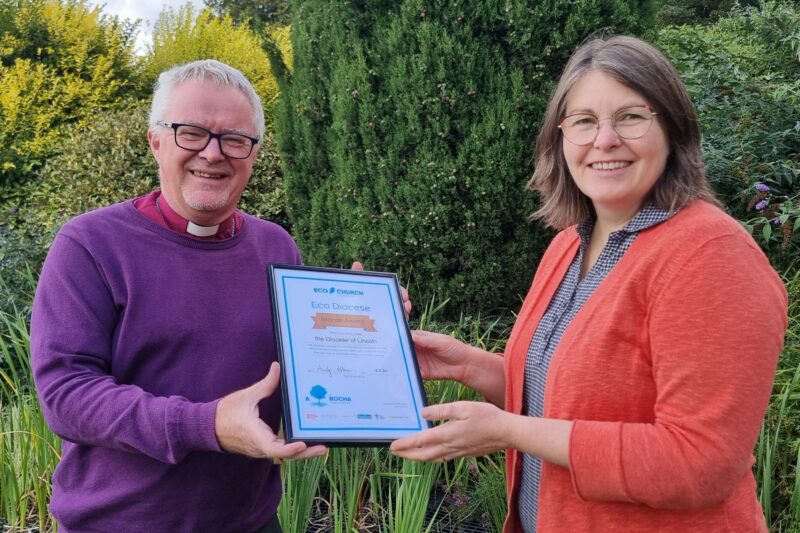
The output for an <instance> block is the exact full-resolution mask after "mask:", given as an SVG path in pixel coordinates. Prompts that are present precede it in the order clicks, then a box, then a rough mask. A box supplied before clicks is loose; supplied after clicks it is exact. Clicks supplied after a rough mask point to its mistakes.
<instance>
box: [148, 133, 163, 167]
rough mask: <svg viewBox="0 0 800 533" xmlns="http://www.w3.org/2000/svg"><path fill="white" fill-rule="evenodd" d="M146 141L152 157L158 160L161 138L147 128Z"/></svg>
mask: <svg viewBox="0 0 800 533" xmlns="http://www.w3.org/2000/svg"><path fill="white" fill-rule="evenodd" d="M147 143H148V144H149V145H150V151H151V152H153V157H155V158H156V161H158V153H159V152H158V151H159V150H160V149H161V138H160V137H159V136H158V135H156V134H155V133H153V130H147Z"/></svg>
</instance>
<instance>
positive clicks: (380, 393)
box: [269, 264, 430, 446]
mask: <svg viewBox="0 0 800 533" xmlns="http://www.w3.org/2000/svg"><path fill="white" fill-rule="evenodd" d="M269 280H270V284H269V285H270V296H271V300H272V310H273V316H274V320H275V337H276V339H277V347H278V356H279V358H280V363H281V385H282V389H281V390H282V395H283V422H284V424H283V425H284V434H285V437H286V440H287V442H293V441H304V442H307V443H309V444H326V445H329V446H354V445H367V446H370V445H371V446H379V445H385V444H388V443H390V442H391V441H393V440H395V439H398V438H400V437H404V436H406V435H410V434H412V433H416V432H418V431H421V430H423V429H427V428H428V427H430V423H429V422H428V421H427V420H425V419H423V418H422V416H421V415H420V410H421V409H422V408H423V407H424V406H425V405H426V404H427V399H426V397H425V389H424V388H423V386H422V380H421V378H420V375H419V369H418V367H417V360H416V356H415V354H414V345H413V343H412V342H411V335H410V332H409V329H408V322H407V320H406V315H405V312H404V310H403V300H402V297H401V296H400V285H399V283H398V281H397V276H396V275H395V274H389V273H382V272H361V271H355V270H341V269H332V268H316V267H307V266H297V265H283V264H271V265H270V266H269Z"/></svg>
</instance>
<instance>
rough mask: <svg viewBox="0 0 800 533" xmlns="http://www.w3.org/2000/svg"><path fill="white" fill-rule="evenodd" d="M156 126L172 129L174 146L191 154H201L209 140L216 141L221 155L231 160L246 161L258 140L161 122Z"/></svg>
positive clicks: (187, 125)
mask: <svg viewBox="0 0 800 533" xmlns="http://www.w3.org/2000/svg"><path fill="white" fill-rule="evenodd" d="M156 124H158V125H159V126H163V127H165V128H172V129H173V130H174V131H175V144H177V145H178V146H179V147H181V148H183V149H184V150H189V151H191V152H202V151H203V150H205V149H206V146H208V143H210V142H211V139H217V140H218V141H219V149H220V151H221V152H222V153H223V155H225V156H227V157H230V158H231V159H247V158H248V157H250V154H251V153H252V152H253V146H255V145H256V144H257V143H258V139H256V138H255V137H249V136H247V135H242V134H239V133H213V132H211V131H208V130H207V129H205V128H201V127H200V126H193V125H192V124H179V123H177V122H164V121H162V120H159V121H158V122H156Z"/></svg>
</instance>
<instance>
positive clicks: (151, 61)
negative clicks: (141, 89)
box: [143, 4, 285, 109]
mask: <svg viewBox="0 0 800 533" xmlns="http://www.w3.org/2000/svg"><path fill="white" fill-rule="evenodd" d="M284 41H285V39H284ZM197 59H216V60H218V61H222V62H223V63H227V64H229V65H231V66H233V67H235V68H237V69H239V70H241V71H242V73H243V74H244V75H245V76H247V78H248V79H249V80H250V82H251V83H252V84H253V86H254V87H255V89H256V92H257V93H258V94H259V96H260V97H261V99H262V102H263V104H264V107H265V108H267V109H269V108H270V107H271V105H272V103H273V102H274V101H275V99H276V98H277V94H278V85H277V82H276V81H275V78H274V76H273V75H272V73H271V70H270V65H269V59H268V58H267V55H266V54H265V53H264V51H263V50H262V49H261V43H260V40H259V39H258V37H256V35H255V34H253V32H252V31H250V29H249V28H248V27H247V26H236V25H235V24H234V22H233V20H232V19H231V17H230V16H228V15H225V16H223V17H220V18H216V17H214V16H213V15H212V13H211V10H209V9H204V10H202V11H201V12H200V13H199V14H198V13H196V12H195V10H194V8H193V7H192V5H191V4H186V5H184V6H183V7H182V8H180V9H179V10H177V11H174V10H172V9H171V8H167V9H165V10H164V11H162V12H161V15H159V18H158V21H157V22H156V24H155V27H154V28H153V47H152V49H151V50H150V52H149V53H148V54H147V56H146V58H145V62H144V73H143V77H144V81H145V83H148V84H152V83H153V82H154V81H155V79H156V78H157V77H158V75H159V74H160V73H161V72H162V71H164V70H166V69H168V68H170V67H173V66H175V65H179V64H182V63H187V62H189V61H194V60H197Z"/></svg>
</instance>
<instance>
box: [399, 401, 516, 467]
mask: <svg viewBox="0 0 800 533" xmlns="http://www.w3.org/2000/svg"><path fill="white" fill-rule="evenodd" d="M422 416H423V417H424V418H426V419H427V420H447V422H445V423H444V424H442V425H440V426H436V427H435V428H432V429H426V430H425V431H421V432H419V433H416V434H414V435H411V436H410V437H405V438H402V439H398V440H396V441H394V442H393V443H392V445H391V446H390V448H389V449H390V450H391V452H392V453H393V454H395V455H398V456H400V457H405V458H406V459H412V460H415V461H432V462H446V461H450V460H452V459H455V458H457V457H473V456H479V455H487V454H490V453H494V452H496V451H498V450H503V449H505V448H507V447H509V442H508V441H507V436H508V435H509V434H510V433H511V432H510V430H509V424H513V421H514V418H515V417H514V415H511V414H509V413H508V412H506V411H503V410H502V409H500V408H498V407H495V406H494V405H492V404H490V403H485V402H455V403H445V404H440V405H432V406H429V407H426V408H425V409H423V410H422Z"/></svg>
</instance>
